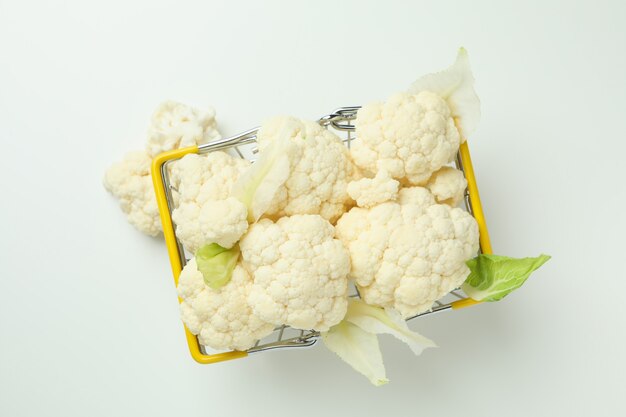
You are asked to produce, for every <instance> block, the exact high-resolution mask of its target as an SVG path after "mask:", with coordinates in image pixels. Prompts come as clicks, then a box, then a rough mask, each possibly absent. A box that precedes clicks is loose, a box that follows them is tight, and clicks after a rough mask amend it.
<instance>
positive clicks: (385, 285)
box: [336, 187, 478, 318]
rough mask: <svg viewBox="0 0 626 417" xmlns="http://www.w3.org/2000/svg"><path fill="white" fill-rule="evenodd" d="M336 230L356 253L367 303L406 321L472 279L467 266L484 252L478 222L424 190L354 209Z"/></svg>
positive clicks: (354, 272)
mask: <svg viewBox="0 0 626 417" xmlns="http://www.w3.org/2000/svg"><path fill="white" fill-rule="evenodd" d="M336 231H337V237H338V238H339V239H340V240H341V241H342V242H344V244H345V245H346V247H347V248H348V250H349V252H350V259H351V265H352V268H351V271H350V276H351V277H352V278H353V279H354V280H355V281H356V284H357V286H358V288H359V292H360V295H361V298H363V300H364V301H365V302H366V303H368V304H372V305H378V306H381V307H385V308H394V309H396V310H397V311H398V312H399V313H400V314H401V315H402V316H403V317H404V318H407V317H411V316H413V315H416V314H419V313H422V312H424V311H427V310H429V309H430V308H431V307H432V304H433V302H435V301H436V300H438V299H439V298H441V297H442V296H444V295H445V294H447V293H448V292H450V291H451V290H453V289H455V288H456V287H458V286H459V285H461V284H462V283H463V281H464V280H465V278H466V277H467V275H468V274H469V269H468V267H467V265H466V264H465V261H466V260H468V259H470V258H471V257H473V256H474V255H475V254H476V252H477V251H478V226H477V224H476V221H475V220H474V218H473V217H472V216H471V215H470V214H469V213H467V212H465V211H463V210H461V209H459V208H451V207H450V206H447V205H442V204H437V203H436V202H435V200H434V198H433V196H432V195H431V194H430V192H429V191H428V190H427V189H425V188H422V187H414V188H404V189H402V190H400V192H399V196H398V201H397V202H387V203H383V204H380V205H378V206H375V207H372V208H370V209H365V208H359V207H356V208H353V209H352V210H350V211H349V212H348V213H346V214H344V215H343V216H342V217H341V218H340V219H339V221H338V222H337V227H336Z"/></svg>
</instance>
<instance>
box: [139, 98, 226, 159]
mask: <svg viewBox="0 0 626 417" xmlns="http://www.w3.org/2000/svg"><path fill="white" fill-rule="evenodd" d="M147 137H148V142H147V145H146V150H147V152H148V154H149V155H150V156H151V157H154V156H156V155H158V154H160V153H161V152H165V151H171V150H172V149H177V148H183V147H186V146H193V145H200V144H203V143H207V142H211V141H213V140H217V139H220V138H221V136H220V133H219V132H218V131H217V122H216V121H215V110H214V109H213V108H212V107H208V108H205V109H197V108H194V107H191V106H188V105H186V104H182V103H177V102H175V101H171V100H170V101H166V102H164V103H161V104H160V105H159V106H158V107H157V108H156V110H155V111H154V113H153V114H152V119H151V122H150V127H149V128H148V134H147Z"/></svg>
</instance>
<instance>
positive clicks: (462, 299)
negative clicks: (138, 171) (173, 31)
mask: <svg viewBox="0 0 626 417" xmlns="http://www.w3.org/2000/svg"><path fill="white" fill-rule="evenodd" d="M359 109H360V107H358V106H353V107H341V108H338V109H337V110H335V111H334V112H332V113H330V114H327V115H325V116H323V117H321V118H320V119H319V120H318V123H319V124H320V125H322V126H324V127H325V128H327V129H332V130H334V131H335V133H337V134H338V135H339V136H340V137H341V138H342V140H343V142H344V143H345V145H346V146H347V147H348V148H350V145H351V143H352V141H354V140H356V139H357V138H356V137H355V135H354V131H355V126H354V124H353V123H352V122H353V121H354V119H355V118H356V114H357V111H358V110H359ZM258 130H259V128H254V129H250V130H247V131H245V132H243V133H240V134H238V135H235V136H231V137H228V138H224V139H220V140H217V141H214V142H210V143H207V144H204V145H200V146H192V147H188V148H182V149H177V150H173V151H170V152H164V153H162V154H160V155H158V156H157V157H156V158H154V160H153V161H152V180H153V183H154V189H155V193H156V198H157V203H158V207H159V212H160V215H161V222H162V224H163V235H164V238H165V243H166V245H167V250H168V254H169V258H170V263H171V266H172V273H173V275H174V283H175V284H176V285H178V277H179V275H180V272H181V271H182V268H183V267H184V266H185V264H186V262H187V258H186V256H185V250H184V248H183V246H182V244H181V243H180V241H179V240H178V238H177V237H176V233H175V228H174V224H173V223H172V211H173V210H174V208H175V205H174V199H173V194H172V193H173V188H172V186H171V185H170V181H169V174H168V172H169V170H168V169H167V167H168V164H170V163H172V162H173V161H176V160H178V159H180V158H182V157H183V156H185V155H187V154H190V153H198V154H205V153H209V152H215V151H228V150H232V151H234V152H236V153H237V155H239V157H241V158H244V157H246V158H247V159H250V160H252V161H254V159H255V157H254V155H255V154H256V147H255V146H254V143H255V142H256V135H257V132H258ZM244 154H246V156H244ZM455 164H456V167H457V168H458V169H460V170H461V171H463V173H464V175H465V178H466V179H467V189H466V191H465V198H464V206H465V209H466V210H467V211H468V212H469V213H470V214H472V215H473V216H474V218H475V219H476V222H477V223H478V230H479V233H480V251H481V253H492V252H491V244H490V241H489V234H488V231H487V225H486V223H485V218H484V215H483V210H482V206H481V203H480V197H479V194H478V188H477V186H476V179H475V176H474V169H473V167H472V161H471V158H470V153H469V148H468V146H467V142H464V143H463V144H461V146H460V148H459V152H458V153H457V157H456V161H455ZM351 296H358V294H357V292H356V290H354V291H353V293H352V294H351ZM179 301H180V300H179ZM475 304H478V302H476V301H474V300H472V299H470V298H467V297H466V296H465V295H464V294H463V293H462V292H461V291H460V290H459V289H457V290H454V291H452V292H451V293H450V294H448V295H447V296H445V297H443V298H442V299H440V300H438V301H436V302H435V305H434V306H433V308H432V309H431V310H429V311H427V312H424V313H422V314H418V315H417V316H414V317H411V318H409V319H408V320H412V319H415V318H417V317H422V316H425V315H427V314H433V313H438V312H442V311H446V310H456V309H459V308H463V307H468V306H471V305H475ZM185 335H186V338H187V344H188V345H189V351H190V353H191V356H192V357H193V358H194V359H195V360H196V361H197V362H199V363H203V364H208V363H215V362H221V361H225V360H229V359H237V358H242V357H245V356H247V355H248V354H250V353H256V352H263V351H266V350H271V349H281V348H295V347H308V346H312V345H314V344H315V343H316V342H317V340H318V338H319V332H317V331H314V330H295V329H292V328H290V327H288V326H279V327H277V328H276V329H274V332H273V333H272V334H271V335H270V336H268V337H266V338H263V339H262V340H259V341H257V343H256V344H255V345H254V346H253V347H252V348H250V349H248V350H247V351H230V352H216V353H213V352H209V349H208V348H207V347H205V346H203V345H201V344H200V343H199V341H198V338H197V337H196V336H194V335H193V334H192V333H191V332H190V331H189V330H188V329H187V328H186V327H185Z"/></svg>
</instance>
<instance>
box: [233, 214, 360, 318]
mask: <svg viewBox="0 0 626 417" xmlns="http://www.w3.org/2000/svg"><path fill="white" fill-rule="evenodd" d="M333 236H334V228H333V226H332V225H331V224H330V223H328V221H326V220H324V219H323V218H322V217H320V216H318V215H295V216H291V217H282V218H281V219H279V220H278V221H277V222H276V223H273V222H272V221H271V220H269V219H262V220H261V221H259V222H258V223H255V224H253V225H252V226H250V230H249V231H248V233H247V234H246V235H245V236H244V237H243V238H242V239H241V241H240V242H239V247H240V248H241V254H242V257H243V264H244V266H245V267H246V268H247V269H248V270H249V271H250V272H251V273H252V276H253V279H254V285H253V286H252V290H251V291H250V295H249V297H248V302H249V304H250V305H251V306H252V308H253V310H254V312H255V313H256V314H258V315H259V317H261V318H262V319H263V320H265V321H268V322H270V323H273V324H276V325H280V324H287V325H289V326H292V327H294V328H297V329H315V330H319V331H326V330H328V329H329V328H330V327H332V326H334V325H335V324H337V323H339V322H340V321H341V320H342V319H343V317H344V315H345V314H346V309H347V306H348V299H347V291H348V279H347V274H348V271H349V270H350V260H349V255H348V252H347V250H346V248H345V247H344V246H343V244H342V243H341V242H340V241H339V240H337V239H334V238H333Z"/></svg>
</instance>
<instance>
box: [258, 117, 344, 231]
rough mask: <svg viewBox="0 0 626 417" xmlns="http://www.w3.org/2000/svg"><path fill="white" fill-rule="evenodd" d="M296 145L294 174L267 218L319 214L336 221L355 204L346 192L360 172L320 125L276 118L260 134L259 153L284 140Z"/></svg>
mask: <svg viewBox="0 0 626 417" xmlns="http://www.w3.org/2000/svg"><path fill="white" fill-rule="evenodd" d="M283 137H287V138H289V139H291V140H292V141H293V143H294V145H295V146H294V150H293V155H292V156H291V158H290V159H291V173H290V175H289V177H288V179H287V181H286V182H285V184H284V185H283V186H281V187H280V188H279V189H278V191H277V192H276V194H275V197H274V202H273V204H272V206H271V207H270V208H269V210H268V211H267V212H266V215H268V216H269V217H272V218H278V217H282V216H291V215H294V214H319V215H320V216H322V217H323V218H325V219H326V220H328V221H330V222H335V221H336V220H337V219H338V218H339V216H341V215H342V214H343V213H344V212H345V211H346V210H347V209H348V208H349V206H350V205H351V204H353V203H352V200H351V199H350V196H349V195H348V193H347V191H346V187H347V184H348V182H350V181H352V180H353V179H355V175H356V169H355V166H354V164H353V163H352V161H351V159H350V155H349V153H348V151H347V149H346V147H345V146H344V145H343V143H342V142H341V139H340V138H339V137H338V136H337V135H335V134H334V133H332V132H329V131H328V130H326V129H324V128H323V127H321V126H320V125H319V124H318V123H316V122H312V121H305V120H300V119H296V118H294V117H288V116H281V117H274V118H272V119H270V120H269V121H267V122H266V123H264V124H263V126H262V127H261V129H260V130H259V133H258V144H259V150H260V151H261V152H263V150H264V149H265V148H267V146H268V145H269V144H270V143H271V142H273V141H275V140H278V139H280V138H283Z"/></svg>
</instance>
